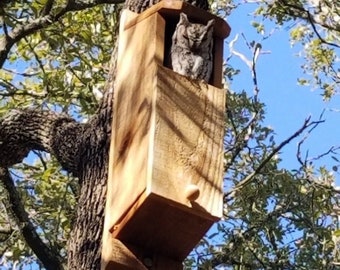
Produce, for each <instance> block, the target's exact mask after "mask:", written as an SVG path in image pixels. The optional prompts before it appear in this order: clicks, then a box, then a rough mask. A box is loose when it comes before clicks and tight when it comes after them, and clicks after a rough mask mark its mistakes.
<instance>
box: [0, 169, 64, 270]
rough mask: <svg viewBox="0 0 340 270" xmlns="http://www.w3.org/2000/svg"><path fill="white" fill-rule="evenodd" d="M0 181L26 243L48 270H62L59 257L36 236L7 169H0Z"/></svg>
mask: <svg viewBox="0 0 340 270" xmlns="http://www.w3.org/2000/svg"><path fill="white" fill-rule="evenodd" d="M0 180H1V181H2V183H3V185H4V186H5V188H6V190H7V192H8V198H9V202H10V208H11V211H12V213H13V214H14V216H15V218H16V222H17V225H18V227H19V229H20V231H21V233H22V235H23V237H24V238H25V241H26V243H27V244H28V245H29V247H30V248H31V249H32V251H33V252H34V253H35V254H36V256H37V257H38V259H39V260H40V261H41V263H42V264H43V265H44V267H45V268H46V269H48V270H54V269H55V270H59V269H63V265H62V263H61V259H60V258H59V255H58V254H57V253H55V252H53V250H52V249H51V248H49V247H48V246H47V245H46V244H45V243H44V242H43V241H42V239H41V238H40V236H39V235H38V234H37V231H36V229H35V227H34V225H33V224H32V222H31V221H30V219H29V217H28V214H27V212H26V211H25V209H24V206H23V204H22V201H21V198H20V195H19V192H18V191H17V189H16V187H15V185H14V183H13V180H12V178H11V176H10V174H9V172H8V170H7V169H5V168H1V167H0Z"/></svg>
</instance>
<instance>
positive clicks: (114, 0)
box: [0, 0, 123, 68]
mask: <svg viewBox="0 0 340 270" xmlns="http://www.w3.org/2000/svg"><path fill="white" fill-rule="evenodd" d="M121 2H123V0H92V1H85V0H83V1H71V0H69V1H68V3H67V4H66V5H65V7H63V8H62V9H61V10H60V11H59V12H58V13H57V14H52V7H50V6H49V5H51V4H53V1H48V3H47V4H46V6H45V7H46V10H45V9H44V10H43V12H42V14H41V17H39V18H37V19H34V20H33V19H31V20H29V21H28V23H25V24H23V25H18V26H16V27H15V28H14V29H13V30H12V31H11V32H7V33H6V32H5V36H4V37H3V38H2V39H0V68H2V66H3V65H4V63H5V61H6V59H7V56H8V53H9V52H10V50H11V48H12V47H13V45H14V44H15V43H17V42H18V41H19V40H21V39H22V38H24V37H26V36H28V35H30V34H33V33H34V32H36V31H38V30H40V29H42V28H45V27H46V26H48V25H51V24H52V23H54V22H56V21H58V20H59V19H60V18H61V17H62V16H64V15H65V14H66V13H68V12H72V11H79V10H83V9H87V8H91V7H94V6H97V5H100V4H118V3H121ZM4 29H6V28H4Z"/></svg>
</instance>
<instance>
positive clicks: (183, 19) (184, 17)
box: [179, 12, 189, 25]
mask: <svg viewBox="0 0 340 270" xmlns="http://www.w3.org/2000/svg"><path fill="white" fill-rule="evenodd" d="M179 24H183V25H188V24H189V20H188V16H187V15H186V14H185V13H183V12H181V13H180V14H179Z"/></svg>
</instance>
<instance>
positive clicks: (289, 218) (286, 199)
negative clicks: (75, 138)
mask: <svg viewBox="0 0 340 270" xmlns="http://www.w3.org/2000/svg"><path fill="white" fill-rule="evenodd" d="M48 2H50V1H48V0H32V1H5V2H2V3H0V17H1V22H2V24H1V25H2V26H0V38H3V37H4V36H5V33H6V31H8V30H10V29H12V28H13V27H16V26H18V25H22V26H24V25H25V24H26V23H27V22H28V21H30V20H33V19H36V18H38V17H39V16H40V14H41V12H43V10H44V8H45V7H46V4H47V3H48ZM52 2H54V4H55V5H53V13H54V14H57V13H58V11H59V10H60V9H61V7H62V6H63V4H64V1H61V0H60V1H59V0H58V1H52ZM246 4H247V5H250V6H251V7H253V14H254V16H255V20H254V21H253V22H252V25H253V27H255V28H256V29H257V31H258V33H259V34H260V35H265V36H266V38H268V37H267V36H268V34H267V33H268V32H270V31H271V29H269V30H268V29H267V27H268V26H267V23H266V22H267V21H268V20H271V21H272V22H274V23H275V27H277V28H278V29H283V28H285V27H287V26H289V28H290V36H291V40H290V42H291V44H292V45H294V46H297V47H298V48H300V49H301V54H300V55H299V56H300V57H302V59H303V61H304V64H303V65H302V70H303V71H304V74H305V76H304V77H302V78H299V80H298V81H299V83H300V84H302V85H309V86H310V87H311V88H317V89H321V90H323V96H324V98H325V99H329V98H331V97H332V96H333V95H335V94H337V93H338V91H339V88H338V85H339V81H340V78H339V63H338V60H339V59H338V52H339V45H338V44H339V40H340V35H339V23H340V19H339V13H340V12H339V4H337V1H330V0H329V1H328V0H323V1H321V0H320V1H307V0H301V1H291V0H277V1H262V0H258V1H256V0H253V1H229V0H216V1H211V6H212V10H213V11H214V12H218V13H219V14H220V15H221V16H227V15H228V14H230V12H232V11H233V10H235V9H237V8H243V6H244V5H246ZM120 8H121V7H120V6H119V5H101V6H95V7H92V8H89V9H85V10H80V11H75V12H72V13H67V14H65V15H64V16H62V17H61V18H60V19H59V20H58V21H57V22H55V23H53V24H50V25H48V26H46V27H44V28H43V29H41V30H39V31H35V32H32V33H31V34H30V35H29V36H27V37H25V38H23V39H21V40H20V41H18V42H17V43H16V44H15V47H14V49H12V50H11V51H10V54H9V55H8V56H7V62H6V63H5V65H4V67H3V69H1V70H0V97H1V98H0V116H1V115H3V114H4V113H6V112H8V111H9V110H11V109H13V108H22V107H36V108H37V107H38V108H44V109H47V110H54V111H58V112H61V111H62V112H65V113H67V114H69V115H71V116H72V117H74V118H76V119H78V120H80V121H86V119H87V118H88V116H89V115H92V114H93V113H94V111H95V109H96V108H97V105H98V97H100V95H101V90H102V89H103V84H104V82H105V79H106V74H107V72H108V67H107V66H106V65H107V63H108V61H109V58H110V55H111V52H112V49H113V47H114V44H115V41H116V37H117V20H118V17H119V11H120ZM5 25H6V27H5ZM269 38H270V37H269ZM287 42H288V41H287ZM248 45H249V48H250V49H251V50H252V54H253V59H252V61H248V62H247V63H248V64H249V65H248V67H249V68H250V69H251V71H252V72H251V74H252V76H253V81H254V85H249V88H254V89H253V90H255V91H254V92H255V94H254V95H253V96H249V94H247V93H248V92H249V91H237V92H236V91H235V92H233V91H231V90H228V102H227V104H228V106H227V115H226V137H225V147H226V152H225V169H226V174H225V192H226V193H225V216H224V220H223V221H222V222H220V223H218V224H217V226H216V228H215V229H214V230H213V231H211V232H210V233H209V234H208V235H207V236H206V237H205V238H204V239H202V241H201V243H200V244H199V245H198V246H197V248H196V249H195V250H194V251H193V253H192V254H191V255H190V256H189V257H188V259H187V260H186V261H185V265H186V268H188V269H192V268H198V269H212V268H217V269H218V268H222V269H223V267H224V269H232V268H233V269H234V268H235V269H307V268H309V269H335V268H334V267H336V265H337V263H340V254H339V251H338V246H339V243H340V242H339V241H340V240H339V239H340V229H339V224H338V222H339V221H338V214H339V210H338V209H340V208H339V194H338V191H337V189H336V188H335V187H334V185H335V184H334V182H335V177H334V174H333V172H331V171H328V170H327V169H325V167H322V166H321V167H317V165H316V164H315V162H314V161H315V160H313V159H305V160H304V159H302V158H301V153H300V152H299V151H300V148H298V149H297V158H298V162H299V164H300V167H299V168H297V169H296V170H288V169H285V168H282V167H281V165H280V162H281V159H280V153H279V152H280V151H281V150H282V148H283V147H284V146H285V145H286V144H288V143H290V140H287V141H285V142H283V143H277V142H276V139H275V132H274V130H272V128H270V127H267V126H264V125H263V119H264V118H265V116H266V112H265V104H263V103H261V102H260V100H259V94H258V91H259V89H258V85H257V77H256V59H255V58H256V57H255V54H256V53H258V50H261V46H260V44H259V43H256V44H255V43H251V44H248ZM232 49H233V48H232V46H231V45H230V52H231V55H230V56H229V57H230V58H232V57H235V56H238V57H240V56H242V54H240V53H239V54H238V55H237V53H236V51H233V50H232ZM240 72H243V71H242V70H241V68H240V67H237V66H230V65H229V64H228V65H226V69H225V77H226V81H225V84H226V88H228V89H232V88H233V78H234V76H237V75H238V74H239V73H240ZM319 123H320V121H319V120H318V121H314V122H313V121H306V122H305V127H304V129H303V131H305V130H306V131H308V132H311V131H312V130H313V129H314V128H315V127H316V126H317V125H318V124H319ZM300 134H301V132H300V133H297V134H296V136H293V137H294V138H295V137H297V136H298V135H300ZM293 137H292V138H293ZM302 143H303V141H301V144H302ZM335 150H336V149H334V148H331V149H330V151H329V153H328V154H334V155H333V159H334V162H335V164H339V161H338V160H337V157H336V155H335V154H336V152H335ZM337 166H338V165H334V167H333V170H334V171H336V170H337ZM11 173H12V176H13V178H14V179H15V182H16V186H17V189H18V190H19V192H20V194H21V197H22V199H23V201H24V203H25V209H26V211H27V212H28V213H29V217H30V218H31V220H32V222H33V223H34V225H35V226H36V229H37V232H38V233H39V235H41V237H42V238H43V239H44V241H45V242H46V243H48V244H49V245H50V246H51V247H53V249H55V250H57V251H58V253H59V254H60V256H61V257H62V258H63V259H64V260H66V256H67V251H66V250H65V245H66V241H67V239H68V235H69V233H70V226H71V224H72V217H73V214H74V207H75V203H76V199H77V192H78V190H77V189H78V186H77V185H78V184H77V181H76V179H74V178H72V177H71V176H70V175H68V174H67V173H66V172H64V171H62V170H61V169H60V166H59V165H58V164H57V162H56V161H55V160H54V159H53V157H51V156H49V155H48V154H46V153H41V152H35V153H31V155H30V156H29V158H28V159H27V160H25V162H23V163H22V164H18V165H17V166H16V167H15V168H13V169H12V171H11ZM245 180H246V181H245ZM0 191H1V192H0V198H1V204H0V207H1V211H0V243H1V244H0V254H1V260H0V266H4V267H7V268H13V269H15V268H22V267H24V266H27V265H32V264H39V262H38V261H37V259H36V257H35V256H34V254H32V251H31V250H30V249H29V247H28V246H27V244H26V243H25V242H24V240H23V238H22V236H21V235H20V233H19V231H18V228H17V226H16V223H15V217H14V216H13V215H12V213H11V212H10V211H9V210H8V209H9V206H8V201H7V195H6V192H5V190H4V188H3V187H2V186H1V185H0Z"/></svg>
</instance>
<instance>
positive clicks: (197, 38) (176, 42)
mask: <svg viewBox="0 0 340 270" xmlns="http://www.w3.org/2000/svg"><path fill="white" fill-rule="evenodd" d="M214 23H215V21H214V20H210V21H209V22H208V23H207V25H203V24H198V23H191V22H189V20H188V17H187V15H186V14H184V13H181V14H180V19H179V22H178V24H177V26H176V29H175V32H174V34H173V36H172V45H171V51H170V56H171V66H172V69H173V71H175V72H177V73H179V74H181V75H184V76H187V77H190V78H192V79H198V80H204V81H206V82H207V83H208V82H209V80H210V77H211V73H212V69H213V56H212V48H213V30H214V29H213V26H214Z"/></svg>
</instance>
